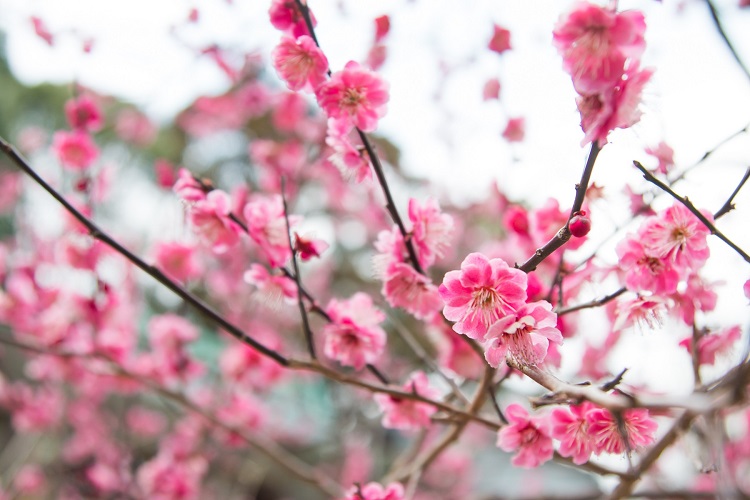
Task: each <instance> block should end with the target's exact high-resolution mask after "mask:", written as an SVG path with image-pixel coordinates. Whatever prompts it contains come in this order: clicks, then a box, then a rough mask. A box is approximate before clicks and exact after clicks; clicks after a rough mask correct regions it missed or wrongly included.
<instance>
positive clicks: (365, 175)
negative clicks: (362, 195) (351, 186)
mask: <svg viewBox="0 0 750 500" xmlns="http://www.w3.org/2000/svg"><path fill="white" fill-rule="evenodd" d="M328 122H329V132H328V136H327V137H326V144H327V145H328V146H329V147H330V148H331V150H332V153H331V155H329V156H328V161H330V162H331V163H332V164H333V165H335V166H336V167H337V168H338V169H339V170H340V171H341V174H342V175H343V176H344V178H345V179H351V178H353V179H354V180H355V182H363V181H365V180H369V179H372V169H371V168H370V158H369V157H368V156H367V152H366V151H365V147H364V146H363V145H362V144H361V141H360V140H359V138H355V137H353V135H354V134H351V133H350V132H349V131H348V130H347V131H343V132H342V131H336V130H335V129H336V128H337V127H336V126H335V125H336V123H335V120H329V121H328Z"/></svg>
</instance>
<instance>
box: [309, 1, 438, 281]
mask: <svg viewBox="0 0 750 500" xmlns="http://www.w3.org/2000/svg"><path fill="white" fill-rule="evenodd" d="M295 4H296V5H297V8H298V9H299V12H300V14H301V15H302V17H303V18H304V20H305V25H306V26H307V29H308V31H310V36H311V37H312V39H313V41H314V42H315V45H317V46H318V48H321V47H320V43H318V39H317V37H316V36H315V28H314V27H313V23H312V18H311V17H310V8H309V7H308V6H307V3H306V2H303V1H302V0H295ZM328 75H329V76H330V75H331V71H330V70H328ZM355 130H356V131H357V134H358V135H359V138H360V140H361V141H362V145H363V146H364V147H365V151H367V156H369V157H370V163H371V164H372V169H373V170H374V171H375V176H376V177H377V178H378V183H379V184H380V188H381V189H382V191H383V195H385V201H386V205H385V208H386V210H387V211H388V213H389V214H390V216H391V219H393V222H394V223H395V224H396V226H397V227H398V230H399V232H400V233H401V236H402V238H403V239H404V246H405V247H406V252H407V254H408V255H409V262H410V263H411V265H412V267H413V268H414V270H415V271H417V272H418V273H420V274H425V272H424V269H422V266H421V265H420V264H419V258H418V257H417V251H416V249H415V248H414V243H413V242H412V239H411V235H410V234H409V232H408V231H407V230H406V226H405V225H404V221H403V219H402V218H401V215H400V214H399V213H398V209H397V208H396V203H395V202H394V201H393V196H392V195H391V189H390V187H389V186H388V181H387V179H386V178H385V173H384V170H383V164H382V163H381V162H380V158H379V157H378V155H377V153H376V152H375V148H374V147H373V145H372V142H371V141H370V139H369V137H367V134H365V133H364V132H363V131H362V130H361V129H360V128H359V127H356V128H355Z"/></svg>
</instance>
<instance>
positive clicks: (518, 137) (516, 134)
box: [503, 117, 526, 142]
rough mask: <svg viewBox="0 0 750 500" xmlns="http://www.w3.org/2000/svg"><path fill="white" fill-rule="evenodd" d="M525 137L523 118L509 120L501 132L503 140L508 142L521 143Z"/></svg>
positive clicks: (524, 121)
mask: <svg viewBox="0 0 750 500" xmlns="http://www.w3.org/2000/svg"><path fill="white" fill-rule="evenodd" d="M525 135H526V120H525V119H524V118H523V117H518V118H511V119H510V120H508V123H507V124H506V125H505V129H504V130H503V138H505V140H506V141H508V142H521V141H523V138H524V136H525Z"/></svg>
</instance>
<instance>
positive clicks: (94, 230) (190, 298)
mask: <svg viewBox="0 0 750 500" xmlns="http://www.w3.org/2000/svg"><path fill="white" fill-rule="evenodd" d="M0 150H2V152H3V153H5V155H6V156H8V158H10V159H11V160H12V161H13V163H15V164H16V166H18V168H20V169H21V170H23V171H24V173H26V174H27V175H28V176H29V177H31V178H32V179H33V180H34V182H36V183H37V184H39V185H40V186H41V187H42V188H43V189H44V190H45V191H47V192H48V193H49V194H50V195H51V196H52V197H53V198H54V199H55V200H57V202H58V203H60V204H61V205H62V206H63V207H65V209H66V210H67V211H68V212H69V213H70V214H71V215H72V216H73V217H75V218H76V220H78V222H80V223H81V224H82V225H83V226H85V227H86V229H88V231H89V233H90V234H91V236H92V237H94V238H96V239H97V240H99V241H101V242H102V243H104V244H105V245H107V246H109V247H110V248H112V249H113V250H114V251H115V252H117V253H119V254H120V255H122V256H123V257H125V258H126V259H127V260H129V261H130V262H132V263H133V264H135V265H136V266H137V267H138V268H140V269H141V270H142V271H144V272H145V273H146V274H148V275H149V276H151V277H152V278H154V279H155V280H156V281H158V282H159V283H161V284H162V285H164V286H165V287H167V288H169V289H170V290H171V291H172V292H174V293H175V294H176V295H178V296H179V297H180V298H181V299H182V300H184V301H185V302H187V303H188V304H190V305H191V306H193V307H194V308H195V309H197V310H198V311H199V312H200V313H201V314H203V315H205V316H207V317H208V318H209V319H211V320H212V321H213V322H214V323H216V324H218V325H219V326H220V327H221V328H223V329H224V330H226V331H227V332H229V334H231V335H232V336H233V337H235V338H236V339H238V340H239V341H241V342H243V343H245V344H247V345H249V346H250V347H252V348H253V349H255V350H257V351H258V352H260V353H261V354H263V355H264V356H267V357H269V358H271V359H273V360H274V361H276V362H277V363H278V364H280V365H281V366H288V364H289V360H288V359H287V358H286V357H284V356H282V355H281V354H280V353H278V352H277V351H275V350H273V349H270V348H268V347H266V346H265V345H263V344H261V343H260V342H258V341H257V340H255V339H253V338H251V337H249V336H248V335H247V334H246V333H245V332H243V331H242V330H241V329H240V328H239V327H237V326H235V325H234V324H232V323H230V322H229V321H227V320H226V319H225V318H224V317H223V316H221V314H219V313H217V312H216V311H214V310H213V309H212V308H211V306H209V305H208V304H206V303H204V302H203V301H202V300H201V299H199V298H198V297H196V296H195V295H193V294H192V293H190V292H189V291H187V290H186V289H185V288H183V287H182V286H180V285H179V284H177V283H176V282H174V281H172V280H171V279H170V278H168V277H167V276H166V275H165V274H164V273H163V272H161V271H160V270H159V269H158V268H156V267H155V266H152V265H149V264H147V263H146V262H145V261H143V260H142V259H141V258H140V257H138V256H137V255H135V254H134V253H132V252H131V251H130V250H128V249H127V248H125V247H123V246H122V245H121V244H120V243H118V242H117V241H115V240H114V239H113V238H112V237H111V236H109V235H108V234H107V233H105V232H104V231H102V230H101V229H100V228H99V227H98V226H97V225H96V224H94V223H93V222H92V221H91V220H89V219H88V218H86V216H84V215H83V214H82V213H81V212H79V211H78V210H77V209H76V208H75V207H74V206H73V205H71V204H70V203H69V202H68V201H67V200H66V199H65V198H64V197H63V196H62V195H61V194H60V193H59V192H57V190H55V188H53V187H52V186H50V185H49V184H48V183H47V182H46V181H45V180H44V179H42V178H41V177H40V176H39V175H38V174H37V173H36V172H35V171H34V169H32V168H31V166H30V165H29V164H28V162H27V161H26V160H25V159H24V158H23V157H22V156H21V155H20V154H19V153H18V151H16V149H15V148H14V147H13V146H11V145H10V143H8V142H7V141H5V139H3V138H2V137H0Z"/></svg>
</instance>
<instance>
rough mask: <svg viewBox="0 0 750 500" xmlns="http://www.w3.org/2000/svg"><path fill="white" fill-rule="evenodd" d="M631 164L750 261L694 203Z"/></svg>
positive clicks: (641, 166) (636, 165)
mask: <svg viewBox="0 0 750 500" xmlns="http://www.w3.org/2000/svg"><path fill="white" fill-rule="evenodd" d="M633 165H635V167H636V168H637V169H638V170H640V171H641V172H642V173H643V177H644V178H645V179H646V180H647V181H648V182H650V183H652V184H654V185H656V186H657V187H659V188H660V189H662V190H663V191H665V192H666V193H668V194H669V195H670V196H672V198H674V199H675V200H677V201H679V202H680V203H682V204H683V205H685V207H686V208H687V209H688V210H690V211H691V212H692V213H693V215H695V216H696V217H697V218H698V220H700V221H701V222H702V223H703V225H704V226H706V227H707V228H708V229H709V231H711V234H715V235H716V236H717V237H718V238H719V239H720V240H721V241H723V242H724V243H726V244H727V245H729V246H730V247H731V248H732V249H733V250H734V251H735V252H737V253H738V254H740V255H741V256H742V258H743V259H745V262H748V263H750V255H748V254H747V253H746V252H745V251H744V250H742V249H741V248H740V247H739V246H737V245H736V244H735V243H734V242H732V241H731V240H730V239H729V238H727V237H726V236H724V233H722V232H721V231H719V230H718V229H717V228H716V226H715V225H714V224H713V223H712V222H711V221H710V220H708V218H706V216H705V215H703V214H702V213H701V212H700V210H698V209H697V208H695V205H693V203H692V202H691V201H690V200H689V199H688V198H687V197H682V196H680V195H678V194H677V193H675V192H674V191H673V190H672V188H670V187H669V186H667V185H666V184H664V183H663V182H662V181H660V180H659V179H657V178H656V177H654V175H653V174H652V173H651V172H649V171H648V170H646V168H645V167H644V166H643V165H641V164H640V163H639V162H637V161H634V162H633Z"/></svg>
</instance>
